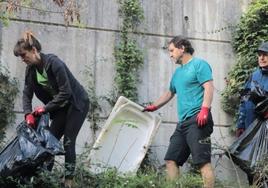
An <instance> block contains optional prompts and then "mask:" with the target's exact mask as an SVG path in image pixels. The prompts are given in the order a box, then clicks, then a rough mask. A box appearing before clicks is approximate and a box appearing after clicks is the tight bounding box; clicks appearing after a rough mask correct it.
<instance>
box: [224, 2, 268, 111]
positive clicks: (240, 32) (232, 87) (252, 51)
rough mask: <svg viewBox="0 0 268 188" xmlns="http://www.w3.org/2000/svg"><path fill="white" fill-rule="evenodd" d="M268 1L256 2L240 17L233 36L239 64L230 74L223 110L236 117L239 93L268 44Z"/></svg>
mask: <svg viewBox="0 0 268 188" xmlns="http://www.w3.org/2000/svg"><path fill="white" fill-rule="evenodd" d="M267 18H268V0H256V1H253V2H252V3H251V5H250V6H249V8H248V11H247V12H246V13H245V14H244V15H243V16H242V17H241V20H240V23H239V24H238V26H237V29H236V31H235V33H234V36H233V42H232V46H233V48H234V52H235V54H236V64H235V65H234V67H233V68H232V69H231V71H230V72H229V73H228V77H227V86H226V88H225V90H224V91H223V93H222V100H221V103H222V107H223V110H224V111H226V112H227V113H229V114H230V115H233V116H234V115H235V114H236V112H237V110H238V106H239V102H240V101H239V96H240V92H241V91H242V90H243V87H244V83H245V81H246V79H247V78H248V77H249V74H251V73H252V72H253V70H254V69H255V68H256V67H257V54H256V50H257V48H258V46H259V45H260V44H261V43H262V42H263V41H268V35H267V31H268V19H267Z"/></svg>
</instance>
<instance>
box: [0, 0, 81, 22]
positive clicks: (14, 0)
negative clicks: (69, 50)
mask: <svg viewBox="0 0 268 188" xmlns="http://www.w3.org/2000/svg"><path fill="white" fill-rule="evenodd" d="M50 1H51V3H52V2H53V3H54V4H55V5H56V6H58V7H60V11H51V10H46V9H44V8H40V6H41V5H40V2H36V1H34V0H0V21H1V22H2V23H3V24H4V25H5V26H7V25H8V24H9V20H10V19H11V18H15V17H16V13H17V12H18V11H20V10H22V9H26V10H32V11H37V12H39V13H50V14H60V15H62V17H63V19H64V22H65V24H66V26H68V25H69V24H70V23H76V24H78V25H81V23H80V13H79V8H78V7H79V5H78V3H77V1H76V0H53V1H52V0H50Z"/></svg>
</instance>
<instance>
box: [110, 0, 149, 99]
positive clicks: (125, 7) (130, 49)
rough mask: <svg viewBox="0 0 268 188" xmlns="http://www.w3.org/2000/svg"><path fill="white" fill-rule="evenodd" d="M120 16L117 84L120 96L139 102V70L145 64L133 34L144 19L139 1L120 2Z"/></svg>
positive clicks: (116, 63)
mask: <svg viewBox="0 0 268 188" xmlns="http://www.w3.org/2000/svg"><path fill="white" fill-rule="evenodd" d="M119 5H120V8H119V16H120V18H122V21H123V22H122V27H121V33H120V42H119V44H118V45H117V46H116V47H115V52H114V56H115V69H116V76H115V84H116V90H117V93H118V95H119V96H120V95H123V96H125V97H127V98H129V99H130V100H133V101H137V99H138V92H137V83H138V81H139V75H138V70H139V68H140V66H141V65H142V64H143V53H142V51H141V50H140V49H139V47H138V44H137V41H136V40H135V39H134V37H135V36H134V34H133V32H135V31H136V29H137V26H139V24H140V23H141V22H142V20H143V19H144V15H143V10H142V7H141V5H140V2H139V0H119Z"/></svg>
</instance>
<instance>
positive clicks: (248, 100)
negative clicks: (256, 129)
mask: <svg viewBox="0 0 268 188" xmlns="http://www.w3.org/2000/svg"><path fill="white" fill-rule="evenodd" d="M257 54H258V65H259V67H258V68H257V69H256V70H255V71H254V72H253V73H252V74H251V75H250V76H249V78H248V80H247V81H246V84H245V86H244V90H243V92H242V94H241V100H240V106H239V116H238V121H237V124H236V137H240V136H241V135H242V134H243V133H244V131H245V130H246V129H247V128H248V127H250V125H251V124H252V123H253V121H254V120H255V119H256V118H257V117H259V118H262V119H268V113H267V112H266V113H264V114H259V113H257V111H256V105H257V104H260V102H261V101H263V100H264V99H266V98H267V96H268V42H264V43H262V44H261V45H260V46H259V48H258V49H257ZM254 176H255V175H254V174H247V178H248V181H249V184H250V185H253V182H254V179H258V178H256V177H254Z"/></svg>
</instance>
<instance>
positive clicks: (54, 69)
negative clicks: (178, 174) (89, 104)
mask: <svg viewBox="0 0 268 188" xmlns="http://www.w3.org/2000/svg"><path fill="white" fill-rule="evenodd" d="M40 56H41V60H42V62H43V63H44V71H46V73H47V79H48V83H49V85H50V86H51V88H52V89H53V90H54V91H55V93H56V94H55V95H54V96H52V95H51V94H50V93H49V92H48V91H47V90H45V89H44V88H43V87H42V86H41V85H40V84H39V83H38V82H37V77H36V66H35V65H28V66H27V68H26V71H25V84H24V90H23V110H24V113H25V114H28V113H31V112H32V98H33V94H35V95H36V97H37V98H38V99H39V100H41V101H42V102H43V103H44V104H45V110H46V111H47V112H50V113H52V112H53V111H56V110H58V109H60V108H62V107H65V106H66V105H69V104H72V105H73V106H74V107H75V108H76V109H77V110H79V111H82V109H83V108H84V105H85V104H86V101H87V100H88V95H87V92H86V91H85V89H84V88H83V87H82V86H81V85H80V83H79V82H78V81H77V80H76V79H75V77H74V76H73V74H72V73H71V72H70V70H69V69H68V67H67V66H66V65H65V63H64V62H63V61H62V60H60V59H59V58H58V57H57V56H56V55H53V54H43V53H41V54H40Z"/></svg>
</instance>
